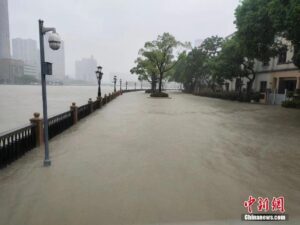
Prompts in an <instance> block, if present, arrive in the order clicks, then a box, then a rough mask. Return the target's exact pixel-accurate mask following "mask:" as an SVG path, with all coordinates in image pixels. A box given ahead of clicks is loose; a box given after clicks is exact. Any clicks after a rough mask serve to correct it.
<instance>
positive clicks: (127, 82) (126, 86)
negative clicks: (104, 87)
mask: <svg viewBox="0 0 300 225" xmlns="http://www.w3.org/2000/svg"><path fill="white" fill-rule="evenodd" d="M125 85H126V90H127V85H128V82H127V81H126V83H125Z"/></svg>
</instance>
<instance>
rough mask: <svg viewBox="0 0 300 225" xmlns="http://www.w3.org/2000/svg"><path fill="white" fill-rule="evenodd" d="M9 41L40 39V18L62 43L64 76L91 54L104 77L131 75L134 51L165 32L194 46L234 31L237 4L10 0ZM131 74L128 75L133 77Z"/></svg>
mask: <svg viewBox="0 0 300 225" xmlns="http://www.w3.org/2000/svg"><path fill="white" fill-rule="evenodd" d="M8 2H9V17H10V33H11V38H16V37H21V38H32V39H35V40H38V23H37V20H38V19H40V18H41V19H43V20H44V21H45V25H46V26H54V27H56V29H57V32H58V33H59V34H60V35H61V37H62V39H63V40H64V41H65V51H66V52H65V53H66V73H67V74H68V75H71V76H73V74H74V72H75V65H74V63H75V60H78V59H81V58H83V57H90V56H91V55H93V56H94V57H95V58H96V60H97V62H98V64H99V65H102V66H103V67H104V73H105V74H107V75H109V74H111V73H122V74H130V73H129V70H130V68H131V67H133V66H134V60H135V59H136V57H137V53H138V50H139V49H140V48H141V47H143V44H144V43H145V42H146V41H151V40H154V39H155V38H156V37H157V35H159V34H162V33H163V32H169V33H171V34H173V35H174V36H175V37H176V38H177V39H178V40H180V41H189V42H191V43H192V44H194V43H195V41H196V40H197V39H205V38H206V37H209V36H211V35H219V36H227V35H229V34H231V33H232V32H234V30H235V26H234V24H233V21H234V10H235V8H236V7H237V5H238V3H239V0H9V1H8ZM132 76H133V75H131V77H132Z"/></svg>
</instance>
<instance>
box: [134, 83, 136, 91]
mask: <svg viewBox="0 0 300 225" xmlns="http://www.w3.org/2000/svg"><path fill="white" fill-rule="evenodd" d="M134 90H136V82H135V83H134Z"/></svg>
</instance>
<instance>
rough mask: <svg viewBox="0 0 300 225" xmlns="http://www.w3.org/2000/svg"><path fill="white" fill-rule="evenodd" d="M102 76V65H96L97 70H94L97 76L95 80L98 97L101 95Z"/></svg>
mask: <svg viewBox="0 0 300 225" xmlns="http://www.w3.org/2000/svg"><path fill="white" fill-rule="evenodd" d="M102 76H103V73H102V67H101V66H98V67H97V71H96V77H97V80H98V98H100V97H101V80H102Z"/></svg>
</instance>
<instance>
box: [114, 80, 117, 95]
mask: <svg viewBox="0 0 300 225" xmlns="http://www.w3.org/2000/svg"><path fill="white" fill-rule="evenodd" d="M116 86H117V76H114V92H116V91H117V88H116Z"/></svg>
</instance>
